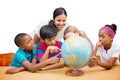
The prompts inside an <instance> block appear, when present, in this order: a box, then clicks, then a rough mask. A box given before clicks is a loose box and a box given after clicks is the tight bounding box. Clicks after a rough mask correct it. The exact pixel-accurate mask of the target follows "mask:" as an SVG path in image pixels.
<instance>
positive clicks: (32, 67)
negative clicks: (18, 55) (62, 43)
mask: <svg viewBox="0 0 120 80" xmlns="http://www.w3.org/2000/svg"><path fill="white" fill-rule="evenodd" d="M58 61H59V59H58V58H57V57H52V58H49V59H46V60H44V61H42V62H40V63H38V64H32V63H30V62H29V61H27V60H25V61H23V62H22V65H23V67H24V68H25V69H27V70H28V71H30V72H35V71H37V70H40V69H41V68H42V67H45V66H47V65H48V64H56V63H58Z"/></svg>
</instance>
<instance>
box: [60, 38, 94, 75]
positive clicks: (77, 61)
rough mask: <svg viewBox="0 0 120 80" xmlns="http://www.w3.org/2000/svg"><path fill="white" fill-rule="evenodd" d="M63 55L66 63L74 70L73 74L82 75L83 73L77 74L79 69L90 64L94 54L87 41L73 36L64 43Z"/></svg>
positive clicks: (62, 47)
mask: <svg viewBox="0 0 120 80" xmlns="http://www.w3.org/2000/svg"><path fill="white" fill-rule="evenodd" d="M61 53H62V57H63V59H64V61H65V63H66V64H67V65H68V66H69V67H71V68H73V69H72V71H71V74H72V75H79V74H80V75H81V74H83V72H82V73H81V72H80V71H78V72H77V69H78V68H82V67H84V66H85V65H86V64H87V63H88V61H89V59H90V56H91V54H92V47H91V44H90V42H89V41H88V40H87V39H85V38H82V37H80V36H72V37H69V38H67V39H66V40H65V41H64V42H63V44H62V46H61Z"/></svg>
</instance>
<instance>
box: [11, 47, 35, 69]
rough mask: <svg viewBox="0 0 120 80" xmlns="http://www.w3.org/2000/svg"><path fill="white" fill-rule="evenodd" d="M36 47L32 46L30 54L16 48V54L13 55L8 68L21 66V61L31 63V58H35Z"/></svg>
mask: <svg viewBox="0 0 120 80" xmlns="http://www.w3.org/2000/svg"><path fill="white" fill-rule="evenodd" d="M36 47H37V45H34V49H33V50H32V53H28V52H27V51H24V50H22V49H20V48H18V50H17V52H16V53H15V54H14V57H13V60H12V62H11V64H10V66H15V67H21V66H23V65H22V62H23V61H26V60H27V61H29V62H31V61H32V59H33V58H36Z"/></svg>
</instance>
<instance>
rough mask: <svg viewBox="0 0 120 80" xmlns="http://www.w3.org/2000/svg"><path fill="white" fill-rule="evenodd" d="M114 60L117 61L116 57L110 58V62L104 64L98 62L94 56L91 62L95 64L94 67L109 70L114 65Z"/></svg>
mask: <svg viewBox="0 0 120 80" xmlns="http://www.w3.org/2000/svg"><path fill="white" fill-rule="evenodd" d="M116 60H117V57H111V58H110V60H109V61H108V62H106V63H105V62H101V61H100V57H99V56H96V57H94V58H93V59H92V62H93V63H95V64H96V65H99V66H101V67H103V68H106V69H110V68H112V66H113V65H114V63H115V62H116Z"/></svg>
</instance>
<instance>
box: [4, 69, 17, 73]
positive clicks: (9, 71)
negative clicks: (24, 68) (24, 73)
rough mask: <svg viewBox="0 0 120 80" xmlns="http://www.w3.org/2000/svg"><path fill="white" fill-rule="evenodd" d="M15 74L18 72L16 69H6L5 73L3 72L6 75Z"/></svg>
mask: <svg viewBox="0 0 120 80" xmlns="http://www.w3.org/2000/svg"><path fill="white" fill-rule="evenodd" d="M17 72H19V70H18V69H17V68H12V69H8V70H7V71H5V73H6V74H14V73H17Z"/></svg>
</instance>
